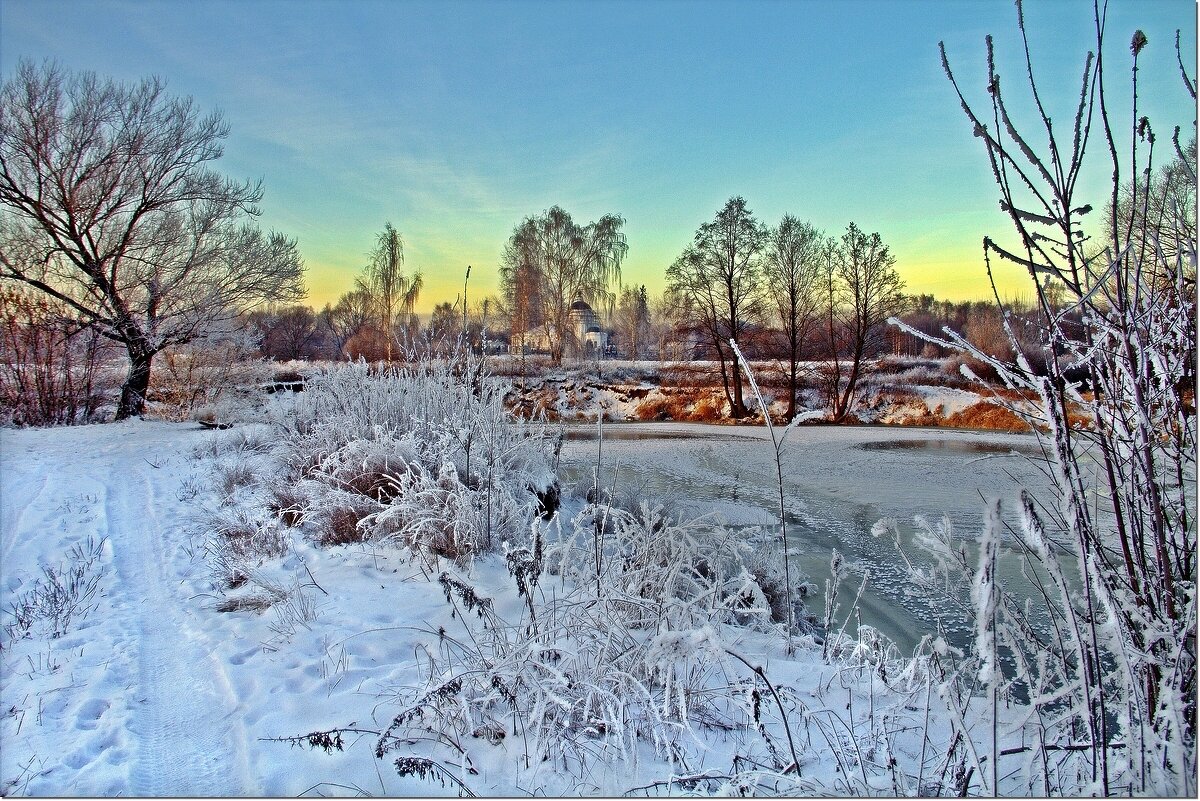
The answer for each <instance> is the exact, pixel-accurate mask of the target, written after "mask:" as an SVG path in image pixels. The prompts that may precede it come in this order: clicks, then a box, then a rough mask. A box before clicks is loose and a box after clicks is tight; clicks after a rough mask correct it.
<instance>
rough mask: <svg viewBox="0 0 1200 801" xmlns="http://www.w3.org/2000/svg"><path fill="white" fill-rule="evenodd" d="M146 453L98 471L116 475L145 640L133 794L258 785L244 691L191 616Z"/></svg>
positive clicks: (119, 564)
mask: <svg viewBox="0 0 1200 801" xmlns="http://www.w3.org/2000/svg"><path fill="white" fill-rule="evenodd" d="M141 447H144V443H137V442H132V443H129V444H128V445H126V446H125V447H124V448H121V446H118V448H117V450H121V449H136V448H141ZM139 457H140V453H139V454H137V455H135V454H128V455H126V456H125V458H121V459H120V460H119V463H121V464H125V465H132V466H133V467H132V470H131V472H130V474H128V475H120V474H114V473H113V471H112V470H108V471H105V470H97V471H95V473H94V474H96V475H102V476H104V481H105V484H106V489H107V492H106V499H105V511H106V516H107V520H108V530H109V537H110V542H111V543H112V547H113V560H114V562H115V563H116V568H117V573H118V575H119V577H120V579H121V584H122V585H123V588H124V591H125V593H126V599H127V607H126V608H127V609H128V610H129V613H130V616H131V619H130V620H129V621H128V625H129V626H130V631H131V633H132V635H133V637H132V639H133V642H134V645H135V647H136V648H137V658H136V660H135V662H134V671H135V672H136V675H135V676H133V677H131V678H132V679H133V680H134V685H133V687H132V688H131V692H132V693H133V694H134V695H133V698H132V703H131V706H132V708H133V712H132V719H131V721H130V731H131V733H132V735H133V737H134V740H135V742H136V744H137V745H136V747H135V748H136V755H137V756H136V760H135V762H134V764H133V766H132V768H131V772H130V787H129V790H130V793H131V794H133V795H138V796H172V795H173V796H179V795H200V796H235V795H250V794H254V793H255V789H256V788H255V787H254V786H253V785H254V782H253V780H252V778H251V776H250V771H249V768H248V761H247V757H246V744H245V731H244V729H243V727H242V724H241V720H240V718H239V717H238V716H237V701H236V698H235V697H234V694H233V691H232V687H231V685H230V683H229V679H228V677H227V676H226V674H225V672H224V669H223V668H222V666H221V664H220V662H219V661H218V660H217V659H216V658H215V657H214V656H213V655H212V653H211V649H210V648H208V647H207V645H208V643H207V639H206V637H205V635H204V634H203V632H201V631H199V630H198V629H197V628H196V626H195V625H193V624H192V623H190V622H189V619H188V618H189V616H190V615H189V607H188V606H187V604H189V603H190V602H189V601H188V600H187V599H186V598H184V597H182V595H181V593H180V591H179V583H178V582H177V581H176V580H174V579H173V578H172V577H171V575H172V571H171V569H170V564H169V556H168V554H169V551H168V549H167V548H166V547H165V545H164V539H165V538H166V537H168V536H170V535H171V533H172V529H171V526H169V525H166V526H164V524H163V522H162V520H161V519H160V516H159V513H158V509H159V506H160V503H161V495H160V493H158V492H157V491H156V490H157V489H158V488H157V487H156V486H155V482H153V481H152V480H151V476H150V475H149V474H148V472H147V469H146V468H143V467H141V466H140V461H141V460H140V458H139ZM106 461H107V460H106ZM156 477H157V476H156Z"/></svg>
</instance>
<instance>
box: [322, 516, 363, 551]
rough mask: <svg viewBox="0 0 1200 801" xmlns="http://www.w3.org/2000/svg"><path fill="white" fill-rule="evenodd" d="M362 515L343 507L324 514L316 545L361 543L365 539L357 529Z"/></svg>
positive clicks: (360, 530)
mask: <svg viewBox="0 0 1200 801" xmlns="http://www.w3.org/2000/svg"><path fill="white" fill-rule="evenodd" d="M362 517H363V516H362V515H360V514H359V513H358V512H356V511H355V510H353V509H349V508H347V507H345V506H340V507H336V508H334V509H331V510H330V511H329V512H328V513H326V514H325V515H324V517H323V519H322V520H321V526H320V528H319V529H318V530H317V544H318V545H321V546H323V547H326V548H328V547H332V546H334V545H349V544H351V543H356V542H363V541H364V540H365V539H366V538H367V537H366V534H365V533H364V531H363V530H362V529H361V528H359V527H358V521H359V520H361V519H362Z"/></svg>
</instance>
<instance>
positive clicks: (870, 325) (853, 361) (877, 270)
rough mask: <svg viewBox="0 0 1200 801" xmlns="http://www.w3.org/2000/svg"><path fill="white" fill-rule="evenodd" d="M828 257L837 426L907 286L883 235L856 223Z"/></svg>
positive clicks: (851, 224)
mask: <svg viewBox="0 0 1200 801" xmlns="http://www.w3.org/2000/svg"><path fill="white" fill-rule="evenodd" d="M825 254H826V259H827V261H826V275H825V289H826V301H827V304H828V306H827V309H826V311H827V322H828V326H829V332H828V333H829V340H830V348H831V349H832V358H833V365H834V368H833V370H832V371H831V377H830V381H831V388H832V391H831V392H830V401H831V404H832V413H833V420H834V422H839V423H840V422H842V421H844V420H845V419H846V415H847V414H849V412H850V409H851V407H852V406H853V405H854V393H855V391H856V389H857V388H858V381H859V379H860V378H861V377H862V374H863V370H864V367H865V360H866V358H867V357H868V356H871V355H874V352H875V351H876V349H877V348H878V346H879V344H880V343H881V342H882V341H883V337H882V334H883V330H884V327H885V324H886V323H887V321H888V318H889V317H892V316H893V315H895V314H898V313H899V312H900V311H901V309H902V308H903V303H904V295H903V290H904V281H903V280H901V278H900V275H899V273H897V272H896V270H895V265H896V257H895V256H893V255H892V253H891V251H890V250H889V249H888V246H887V245H885V244H884V243H883V239H882V237H880V236H879V234H878V233H872V234H866V233H863V231H862V230H861V229H859V227H858V226H857V225H855V224H854V223H850V225H849V226H847V228H846V233H844V234H842V237H841V241H840V243H839V244H838V247H837V248H836V249H834V248H828V249H826V251H825ZM842 351H845V353H846V357H847V359H848V362H849V366H848V369H849V373H848V374H847V375H846V376H845V378H844V380H843V377H842V370H841V360H840V359H841V357H840V354H841V353H842Z"/></svg>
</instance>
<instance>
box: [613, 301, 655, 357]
mask: <svg viewBox="0 0 1200 801" xmlns="http://www.w3.org/2000/svg"><path fill="white" fill-rule="evenodd" d="M613 327H614V328H615V329H616V332H617V337H618V338H619V340H620V342H621V348H622V349H623V350H624V351H625V353H626V355H628V356H629V358H631V359H640V358H642V355H643V354H644V353H645V351H646V346H647V342H648V339H649V336H650V298H649V296H648V295H647V294H646V285H645V284H642V285H641V286H639V287H625V288H624V289H622V290H621V298H620V300H619V301H618V302H617V310H616V313H615V314H614V315H613Z"/></svg>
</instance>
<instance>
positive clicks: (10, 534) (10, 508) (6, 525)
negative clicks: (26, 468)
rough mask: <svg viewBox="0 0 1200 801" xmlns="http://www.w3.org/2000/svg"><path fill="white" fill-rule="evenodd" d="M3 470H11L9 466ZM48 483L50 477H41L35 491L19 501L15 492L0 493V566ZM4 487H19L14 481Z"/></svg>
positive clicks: (6, 561)
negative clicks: (31, 508) (26, 514)
mask: <svg viewBox="0 0 1200 801" xmlns="http://www.w3.org/2000/svg"><path fill="white" fill-rule="evenodd" d="M5 469H13V468H12V466H9V467H6V468H5ZM49 483H50V477H49V476H47V475H43V476H42V479H41V483H40V484H39V485H38V488H37V491H36V492H34V493H33V494H32V495H27V496H25V497H24V498H23V499H21V500H18V499H17V498H16V497H15V495H16V493H15V491H10V492H3V493H0V513H2V517H0V543H2V547H0V565H3V564H7V563H8V556H9V554H10V553H12V549H13V546H14V545H16V543H17V532H19V531H21V530H22V527H21V524H22V522H24V520H25V513H26V512H28V511H29V507H31V506H33V504H34V502H35V501H37V500H38V499H39V498H41V497H42V495H43V494H45V492H46V487H47V486H48V485H49ZM6 485H7V486H9V487H16V486H19V485H18V484H17V482H15V481H14V482H12V483H11V484H8V483H7V482H6Z"/></svg>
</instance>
